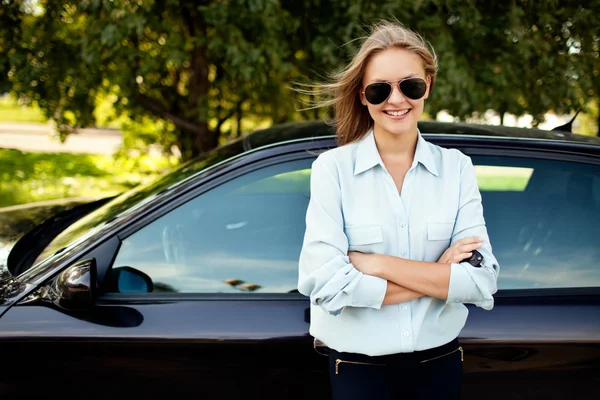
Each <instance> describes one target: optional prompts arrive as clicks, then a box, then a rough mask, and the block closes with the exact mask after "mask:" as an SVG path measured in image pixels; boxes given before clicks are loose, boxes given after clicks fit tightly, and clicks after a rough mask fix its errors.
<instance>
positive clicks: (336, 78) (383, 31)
mask: <svg viewBox="0 0 600 400" xmlns="http://www.w3.org/2000/svg"><path fill="white" fill-rule="evenodd" d="M370 30H371V33H370V34H369V36H368V37H364V38H361V39H362V40H363V44H362V46H361V47H360V49H359V50H358V52H357V53H356V54H355V55H354V57H353V59H352V61H351V62H350V63H349V64H348V65H347V66H346V67H345V68H344V69H343V70H342V71H341V72H339V73H337V74H335V75H333V77H332V78H333V79H332V80H333V82H332V83H323V84H315V85H302V86H310V87H311V88H313V89H312V90H299V92H300V93H303V94H310V95H318V96H324V97H325V100H323V101H320V102H317V103H316V104H315V105H314V106H312V107H309V108H317V107H323V106H328V107H329V106H333V109H334V115H335V117H334V121H333V122H334V125H335V128H336V131H337V141H338V145H340V146H341V145H344V144H347V143H351V142H354V141H356V140H359V139H361V138H362V137H363V136H364V135H365V133H366V132H367V131H368V130H369V129H370V128H372V126H373V119H372V118H371V116H370V114H369V110H368V109H367V107H365V106H363V104H362V103H361V99H360V90H361V87H362V79H363V75H364V72H365V69H366V66H367V63H368V62H369V61H370V60H371V58H372V57H373V56H374V55H375V54H377V53H380V52H382V51H383V50H386V49H389V48H391V47H396V48H401V49H405V50H408V51H410V52H413V53H415V54H416V55H418V56H419V57H420V58H421V60H422V62H423V67H424V69H425V76H426V77H429V78H430V86H429V92H430V93H431V90H432V89H433V85H434V83H435V77H436V75H437V70H438V66H437V56H436V54H435V51H434V50H433V47H432V46H431V45H430V44H429V43H428V42H426V41H425V40H424V39H423V38H422V37H421V35H419V34H418V33H416V32H414V31H412V30H410V29H408V28H406V27H405V26H404V25H402V24H401V23H399V22H397V21H393V22H392V21H383V22H379V23H376V24H374V25H372V26H371V29H370Z"/></svg>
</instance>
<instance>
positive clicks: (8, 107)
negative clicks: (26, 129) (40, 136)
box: [0, 96, 48, 123]
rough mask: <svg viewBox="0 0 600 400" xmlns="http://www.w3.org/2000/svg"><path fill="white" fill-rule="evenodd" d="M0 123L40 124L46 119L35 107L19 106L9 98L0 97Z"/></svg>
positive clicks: (46, 120)
mask: <svg viewBox="0 0 600 400" xmlns="http://www.w3.org/2000/svg"><path fill="white" fill-rule="evenodd" d="M0 122H41V123H46V122H48V119H47V118H46V117H44V114H42V112H41V111H40V109H39V108H37V107H31V106H20V105H19V104H18V103H17V102H16V101H15V100H14V99H13V98H11V97H9V96H3V97H0Z"/></svg>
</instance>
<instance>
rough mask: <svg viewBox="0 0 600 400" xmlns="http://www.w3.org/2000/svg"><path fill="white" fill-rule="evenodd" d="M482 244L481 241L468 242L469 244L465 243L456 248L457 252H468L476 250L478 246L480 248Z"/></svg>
mask: <svg viewBox="0 0 600 400" xmlns="http://www.w3.org/2000/svg"><path fill="white" fill-rule="evenodd" d="M481 245H482V243H470V244H465V245H463V246H460V247H459V248H458V252H459V253H469V252H471V251H473V250H477V249H478V248H480V247H481Z"/></svg>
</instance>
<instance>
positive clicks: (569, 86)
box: [0, 0, 600, 159]
mask: <svg viewBox="0 0 600 400" xmlns="http://www.w3.org/2000/svg"><path fill="white" fill-rule="evenodd" d="M2 4H3V7H2V8H0V26H1V27H2V28H0V91H2V90H5V91H8V90H10V91H12V92H14V93H16V94H17V95H18V96H19V98H20V99H21V101H24V102H28V101H29V102H35V103H37V104H38V105H39V107H40V109H41V110H42V111H43V112H44V114H45V116H46V117H47V118H51V119H53V120H55V121H56V123H57V125H58V128H59V129H60V131H61V132H62V134H63V135H66V134H68V133H69V132H70V131H71V130H72V129H73V128H76V127H80V126H88V125H94V124H98V123H99V119H101V118H100V116H99V115H97V112H96V113H95V112H94V110H96V109H97V108H98V103H99V101H100V100H99V99H102V100H101V101H100V102H102V101H104V102H106V101H107V99H109V102H110V108H111V109H114V113H115V114H114V116H113V117H112V118H111V119H110V120H109V121H108V122H106V121H104V122H102V123H109V124H111V123H112V124H117V123H118V124H123V123H125V122H123V121H127V124H126V126H125V128H126V130H129V131H130V132H131V133H132V135H131V136H132V139H131V143H134V142H136V141H137V140H138V139H139V138H142V139H143V140H142V142H151V141H153V140H152V139H153V138H154V139H156V141H158V142H159V143H160V144H161V145H163V146H164V147H165V148H166V149H167V151H168V150H170V149H171V148H173V145H175V146H176V148H177V149H179V151H180V152H181V153H182V157H183V158H184V159H188V158H190V157H192V156H195V155H197V154H199V153H200V152H203V151H206V150H209V149H211V148H213V147H215V146H216V145H218V144H219V143H222V142H223V141H224V140H227V139H228V138H233V137H237V136H239V135H241V134H243V133H244V131H246V130H248V129H251V128H253V127H255V126H262V125H265V124H267V125H268V124H271V123H281V122H286V121H292V120H298V119H303V118H311V119H312V118H322V117H329V116H330V114H329V113H330V111H329V110H314V111H311V112H303V113H299V112H298V111H297V110H298V109H299V108H301V107H302V106H303V103H302V100H303V99H302V97H301V96H300V95H299V94H297V93H295V92H293V91H291V90H289V86H290V84H291V83H292V82H294V81H303V80H310V81H314V80H321V78H325V77H326V76H327V75H328V74H329V73H330V72H335V71H336V70H339V69H340V68H342V67H343V66H344V65H345V63H346V62H347V61H348V60H349V58H350V57H351V56H352V54H353V52H354V51H355V49H356V45H357V42H356V41H352V40H353V39H354V38H356V37H359V36H361V35H363V34H364V32H365V27H366V26H367V25H369V24H370V23H372V22H375V21H377V20H379V19H389V18H392V17H394V18H397V19H398V20H400V21H401V22H403V23H405V24H406V25H407V26H409V27H410V28H414V29H416V30H417V31H418V32H420V33H421V34H422V35H423V36H424V37H425V38H426V39H428V40H429V41H430V42H431V43H432V44H433V46H434V48H435V49H436V52H437V54H438V56H439V61H440V72H439V78H438V81H437V84H436V88H435V90H434V93H433V95H432V96H431V97H430V99H429V100H428V102H427V106H426V107H427V108H426V112H427V113H428V115H431V116H435V115H436V114H437V113H438V112H440V111H442V110H446V111H447V112H449V113H450V114H451V115H455V116H457V117H459V118H468V117H473V116H478V115H481V114H482V113H484V112H485V111H487V110H490V109H491V110H495V111H497V112H498V113H500V115H504V114H505V113H510V114H514V115H517V116H520V115H523V114H525V113H529V114H531V115H533V116H534V124H537V123H539V122H541V121H542V119H543V115H544V114H545V113H546V112H547V111H550V110H552V111H554V112H555V113H573V112H575V111H577V110H579V109H581V108H582V107H583V106H584V105H585V104H587V103H588V102H590V101H596V102H597V101H598V98H600V83H599V82H600V79H598V76H599V75H600V63H599V60H600V58H599V46H600V32H599V27H600V12H598V11H599V10H600V0H590V1H588V2H585V5H584V4H582V3H581V2H577V1H573V0H546V1H531V0H513V1H494V2H490V1H487V0H460V1H459V0H419V1H414V0H411V1H409V0H396V1H390V0H385V1H384V0H372V1H355V0H203V1H191V0H150V1H138V2H134V1H126V0H113V1H101V0H82V1H79V0H78V1H75V0H52V1H50V0H39V1H38V2H37V4H38V8H37V9H35V10H32V8H31V4H32V3H31V2H29V1H26V0H3V1H2ZM34 11H35V12H34ZM121 118H124V120H122V119H121ZM151 125H152V128H149V127H150V126H151ZM134 137H137V138H134Z"/></svg>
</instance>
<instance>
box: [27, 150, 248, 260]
mask: <svg viewBox="0 0 600 400" xmlns="http://www.w3.org/2000/svg"><path fill="white" fill-rule="evenodd" d="M242 152H243V146H242V142H241V141H237V142H234V143H231V144H229V145H227V146H225V147H221V148H218V149H216V150H214V151H212V152H210V153H207V154H206V155H204V156H201V157H200V158H197V159H195V160H192V161H190V162H188V163H186V164H183V165H181V166H180V167H178V168H177V169H176V170H174V171H172V172H170V173H167V174H166V175H164V176H162V177H161V178H159V179H158V180H155V181H153V182H150V183H149V184H146V185H143V186H140V187H138V188H135V189H132V190H130V191H128V192H125V193H123V194H122V195H120V196H118V197H116V198H115V199H113V200H112V201H110V202H108V203H106V204H105V205H103V206H102V207H100V208H98V209H97V210H95V211H93V212H92V213H90V214H88V215H86V216H85V217H83V218H81V219H80V220H78V221H76V222H75V223H73V224H72V225H70V226H69V227H68V228H67V229H65V230H64V231H63V232H61V233H60V234H59V235H58V236H56V237H55V238H54V240H52V241H51V242H50V243H49V244H48V246H46V248H45V249H44V250H43V251H42V252H41V253H40V255H39V256H38V257H37V258H36V260H35V261H34V263H33V266H34V267H35V265H37V264H39V263H40V262H42V261H43V260H45V259H47V258H48V257H50V256H52V255H54V254H56V253H57V252H59V251H62V249H64V248H66V247H67V246H69V245H70V244H72V243H74V242H76V241H79V240H82V239H83V238H85V237H87V236H88V235H90V234H92V233H93V232H94V231H95V229H96V228H99V227H101V226H102V225H104V224H106V223H107V222H110V221H112V220H113V219H114V218H116V217H117V216H119V215H121V214H123V213H125V212H127V211H129V210H133V209H135V208H137V207H139V206H141V205H142V204H144V203H146V202H147V201H149V200H151V199H152V198H154V196H156V195H157V194H159V193H161V192H163V191H164V190H166V189H169V188H171V187H173V186H175V185H178V184H181V183H182V182H183V181H185V180H186V179H188V178H189V177H191V176H193V175H195V174H197V173H198V172H200V171H203V170H205V169H207V168H210V167H212V166H215V165H217V164H218V163H220V162H222V161H224V160H227V159H229V158H231V157H233V156H236V155H238V154H240V153H242Z"/></svg>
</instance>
